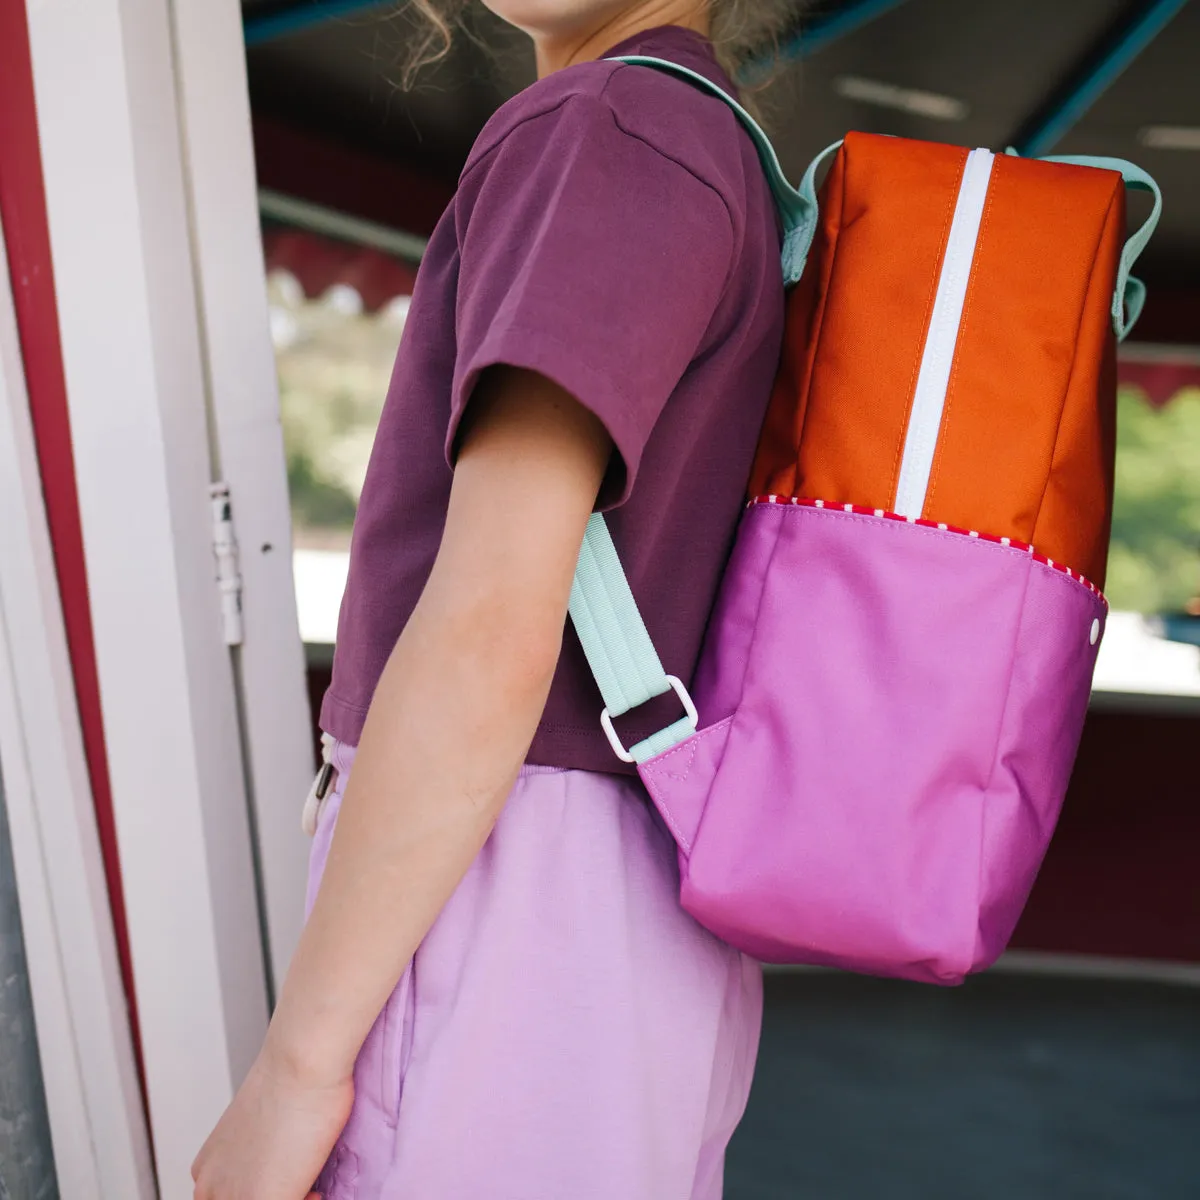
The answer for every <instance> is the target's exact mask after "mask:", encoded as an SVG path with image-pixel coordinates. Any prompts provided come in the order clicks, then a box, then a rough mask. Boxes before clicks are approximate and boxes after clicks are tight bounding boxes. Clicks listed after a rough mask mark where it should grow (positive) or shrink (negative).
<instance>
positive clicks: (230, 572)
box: [208, 483, 245, 646]
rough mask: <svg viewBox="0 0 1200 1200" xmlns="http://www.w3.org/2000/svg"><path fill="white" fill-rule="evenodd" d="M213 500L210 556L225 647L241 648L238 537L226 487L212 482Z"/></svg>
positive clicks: (240, 588) (226, 485)
mask: <svg viewBox="0 0 1200 1200" xmlns="http://www.w3.org/2000/svg"><path fill="white" fill-rule="evenodd" d="M208 494H209V498H210V499H211V501H212V522H213V524H212V537H213V557H214V558H215V559H216V562H217V590H218V592H219V593H220V596H221V629H222V632H223V634H224V637H225V644H226V645H227V646H240V645H241V644H242V637H243V634H244V632H245V631H244V629H243V625H242V574H241V571H240V569H239V563H238V544H237V536H236V535H235V533H234V529H233V502H232V501H231V500H230V498H229V484H227V483H214V484H213V485H212V487H210V488H209V489H208Z"/></svg>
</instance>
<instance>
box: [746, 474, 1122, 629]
mask: <svg viewBox="0 0 1200 1200" xmlns="http://www.w3.org/2000/svg"><path fill="white" fill-rule="evenodd" d="M750 503H751V504H752V505H753V504H789V505H793V506H798V507H801V508H829V509H834V510H835V511H841V512H848V513H857V514H858V515H859V516H860V517H881V518H882V519H883V520H885V521H903V522H904V523H905V524H906V525H921V526H923V527H924V528H926V529H940V530H941V531H942V532H943V533H956V534H958V535H959V537H973V538H979V539H980V541H984V542H996V543H998V544H999V545H1001V546H1011V547H1012V549H1014V550H1020V551H1021V552H1022V553H1024V554H1028V555H1029V556H1030V558H1032V559H1034V560H1035V561H1036V562H1040V563H1044V564H1045V565H1046V566H1047V567H1050V568H1051V569H1052V570H1055V571H1059V572H1061V573H1062V574H1063V575H1067V576H1069V577H1070V578H1071V579H1073V580H1075V582H1076V583H1081V584H1083V586H1084V587H1085V588H1087V590H1088V591H1089V592H1091V593H1092V594H1093V595H1094V596H1097V597H1099V598H1100V600H1102V601H1103V602H1104V604H1105V605H1107V604H1108V601H1107V600H1106V599H1105V596H1104V593H1103V592H1102V591H1101V590H1100V589H1099V588H1098V587H1097V586H1096V585H1095V584H1094V583H1093V582H1092V581H1091V580H1090V579H1088V578H1087V577H1086V576H1084V575H1080V574H1079V572H1078V571H1072V570H1071V568H1070V567H1068V566H1065V565H1064V564H1063V563H1060V562H1055V561H1054V559H1052V558H1047V557H1046V555H1044V554H1039V553H1038V552H1037V551H1036V550H1035V549H1034V548H1033V547H1032V546H1030V545H1029V544H1028V543H1027V542H1022V541H1018V540H1017V539H1016V538H1009V537H997V536H996V535H995V534H994V533H980V532H979V530H977V529H960V528H959V527H958V526H957V525H947V524H946V523H945V522H944V521H926V520H924V519H922V518H920V517H902V516H901V515H900V514H899V513H894V512H887V511H886V510H885V509H882V508H864V507H863V506H862V505H861V504H830V503H827V502H826V501H824V500H810V499H808V498H807V497H804V496H755V497H754V499H753V500H751V501H750Z"/></svg>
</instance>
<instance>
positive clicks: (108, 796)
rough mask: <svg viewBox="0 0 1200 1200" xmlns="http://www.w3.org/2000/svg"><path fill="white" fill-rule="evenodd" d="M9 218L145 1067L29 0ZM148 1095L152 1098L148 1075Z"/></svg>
mask: <svg viewBox="0 0 1200 1200" xmlns="http://www.w3.org/2000/svg"><path fill="white" fill-rule="evenodd" d="M0 217H2V218H3V221H4V233H5V240H6V242H7V248H8V271H9V277H10V279H11V281H12V289H13V300H14V303H15V306H16V313H17V327H18V333H19V336H20V341H21V355H22V360H23V363H24V368H25V381H26V386H27V387H28V390H29V407H30V414H31V418H32V423H33V433H34V440H35V442H36V444H37V454H38V463H39V467H40V470H41V477H42V494H43V498H44V501H45V505H46V517H47V521H48V523H49V526H50V539H51V542H52V544H53V549H54V565H55V570H56V572H57V575H58V590H59V596H60V602H61V604H62V611H63V623H64V625H65V626H66V635H67V645H68V649H69V651H70V655H71V669H72V673H73V676H74V682H75V699H76V703H77V704H78V706H79V719H80V725H81V726H82V729H83V744H84V752H85V754H86V756H87V766H88V775H89V778H90V781H91V787H92V798H93V803H94V805H95V810H96V824H97V827H98V829H99V834H100V846H101V851H102V853H103V856H104V873H105V878H106V880H107V884H108V898H109V904H110V906H111V909H112V918H113V926H114V928H115V931H116V940H117V952H118V955H119V958H120V964H121V977H122V980H123V982H124V985H125V996H126V1000H127V1002H128V1004H129V1014H130V1022H131V1024H132V1032H133V1042H134V1051H135V1053H136V1055H137V1062H138V1072H139V1076H141V1074H142V1055H141V1044H140V1040H139V1037H138V1021H137V1003H136V999H135V996H134V991H133V972H132V966H131V962H130V954H129V937H128V932H127V928H126V923H125V900H124V896H123V894H122V890H121V873H120V860H119V857H118V854H117V839H116V828H115V825H114V821H113V808H112V791H111V788H110V785H109V778H108V758H107V754H106V752H105V746H104V721H103V715H102V712H101V708H100V685H99V680H98V677H97V672H96V648H95V644H94V642H93V640H92V616H91V605H90V603H89V600H88V581H87V570H86V565H85V561H84V554H83V531H82V528H81V526H80V520H79V497H78V494H77V492H76V488H75V462H74V455H73V452H72V448H71V426H70V418H69V415H68V410H67V386H66V379H65V376H64V373H63V363H62V347H61V345H60V343H59V332H58V306H57V301H56V299H55V294H54V268H53V261H52V259H51V253H50V230H49V226H48V224H47V217H46V194H45V187H44V184H43V180H42V159H41V149H40V146H39V144H38V129H37V111H36V107H35V100H34V91H33V67H32V63H31V62H30V56H29V30H28V27H27V24H26V19H25V5H24V4H23V3H21V2H20V0H3V2H0ZM142 1094H143V1097H144V1096H145V1081H144V1078H143V1079H142Z"/></svg>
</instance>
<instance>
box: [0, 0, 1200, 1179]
mask: <svg viewBox="0 0 1200 1200" xmlns="http://www.w3.org/2000/svg"><path fill="white" fill-rule="evenodd" d="M797 7H798V13H797V22H796V27H795V31H794V33H793V35H791V36H789V37H787V38H785V39H784V41H783V42H782V44H781V45H780V46H779V47H777V48H773V49H764V53H763V56H762V60H761V62H759V63H757V64H751V66H750V67H749V68H748V70H747V76H748V78H757V77H758V76H759V74H760V73H761V72H762V71H765V70H766V69H767V68H772V69H774V72H775V73H774V78H773V82H771V83H770V84H769V86H767V87H766V89H765V90H764V91H763V92H762V93H761V95H760V96H759V104H760V107H761V108H762V110H763V113H764V116H765V122H766V124H767V126H768V129H769V131H770V132H771V133H772V135H773V137H774V139H775V141H776V145H777V147H778V149H779V151H780V155H781V158H782V159H783V162H784V165H785V167H786V168H787V169H788V171H789V174H790V175H791V176H792V178H794V179H798V178H799V176H800V174H801V173H802V171H803V168H804V166H805V165H806V164H807V162H808V161H809V159H810V158H811V157H812V156H813V155H814V154H815V153H816V152H817V151H818V150H819V149H821V148H822V147H824V146H825V145H827V144H828V143H829V142H831V141H832V140H834V139H835V138H836V137H838V136H840V135H841V134H842V133H844V132H845V131H846V130H847V129H863V130H869V131H874V132H881V133H891V134H898V135H902V136H906V137H915V138H924V139H930V140H939V141H948V142H953V143H956V144H962V145H967V146H975V145H983V146H990V147H993V148H996V149H1001V148H1004V147H1006V146H1010V145H1011V146H1014V147H1015V148H1016V149H1017V150H1018V151H1020V152H1021V153H1025V154H1042V153H1051V152H1055V153H1086V154H1108V155H1114V156H1119V157H1125V158H1130V159H1133V160H1134V161H1136V162H1138V163H1139V164H1141V165H1142V166H1144V167H1145V168H1146V169H1147V170H1148V171H1149V172H1150V173H1151V174H1152V175H1154V176H1155V178H1156V179H1157V180H1158V182H1159V183H1160V185H1161V187H1162V190H1163V193H1164V196H1165V208H1164V216H1163V220H1162V223H1161V224H1160V226H1159V230H1158V233H1157V235H1156V237H1155V239H1154V241H1153V242H1152V243H1151V246H1150V248H1149V250H1148V251H1147V253H1146V255H1145V256H1144V258H1143V259H1142V262H1141V264H1140V271H1139V273H1140V274H1141V275H1142V276H1143V278H1145V280H1146V282H1147V283H1148V284H1149V288H1150V293H1149V301H1148V304H1147V308H1146V311H1145V314H1144V315H1143V317H1142V320H1141V322H1140V324H1139V325H1138V327H1137V328H1136V330H1135V332H1134V335H1133V340H1131V341H1130V342H1128V343H1126V344H1125V345H1124V346H1123V347H1122V348H1121V352H1120V362H1119V375H1120V393H1119V402H1118V403H1119V437H1118V457H1117V496H1116V515H1115V521H1114V530H1113V542H1112V551H1111V566H1110V576H1109V581H1108V586H1107V591H1108V595H1109V598H1110V601H1111V603H1112V606H1113V609H1114V613H1113V617H1112V619H1111V620H1110V623H1109V626H1108V631H1107V635H1106V638H1105V642H1104V645H1103V648H1102V653H1101V658H1100V664H1099V667H1098V671H1097V677H1096V686H1095V692H1094V695H1093V702H1092V708H1091V712H1090V715H1089V718H1088V724H1087V728H1086V730H1085V734H1084V740H1083V745H1082V749H1081V752H1080V757H1079V761H1078V765H1077V768H1076V772H1075V776H1074V779H1073V782H1072V785H1071V791H1070V794H1069V796H1068V800H1067V804H1066V808H1065V812H1064V816H1063V820H1062V823H1061V826H1060V829H1059V832H1058V834H1057V835H1056V838H1055V841H1054V844H1053V846H1052V848H1051V851H1050V855H1049V857H1048V859H1047V862H1046V864H1045V867H1044V868H1043V871H1042V874H1041V876H1040V878H1039V881H1038V884H1037V887H1036V890H1035V892H1034V895H1033V898H1032V900H1031V902H1030V905H1029V909H1028V911H1027V914H1026V916H1025V918H1024V920H1023V922H1022V924H1021V926H1020V928H1019V929H1018V932H1017V935H1016V938H1015V940H1014V948H1013V950H1012V952H1011V953H1010V954H1009V955H1008V956H1007V958H1006V959H1005V960H1004V961H1003V962H1002V964H1001V967H1000V968H998V969H997V971H995V972H993V973H991V974H990V975H988V976H986V977H984V978H981V979H978V980H975V981H972V982H971V983H970V984H968V985H967V986H966V987H965V988H963V989H960V990H958V991H955V992H953V993H942V992H937V991H933V990H930V989H922V988H919V987H916V986H913V985H901V984H891V983H886V982H880V981H873V980H860V979H852V978H846V977H841V976H836V975H831V974H825V973H814V972H791V973H785V972H780V973H775V974H772V975H771V977H770V979H769V984H768V1012H767V1025H766V1033H765V1039H764V1044H763V1057H762V1065H761V1069H760V1075H759V1081H758V1083H757V1085H756V1090H755V1094H754V1097H753V1098H752V1102H751V1109H750V1113H749V1116H748V1118H747V1121H746V1124H745V1126H744V1127H743V1129H742V1131H741V1132H740V1133H739V1135H738V1138H737V1140H736V1141H735V1144H734V1147H733V1152H732V1156H731V1162H730V1171H729V1188H728V1195H729V1196H730V1197H731V1200H768V1198H770V1200H775V1198H780V1200H782V1198H784V1197H787V1198H789V1200H790V1198H792V1197H805V1196H813V1197H823V1198H828V1200H842V1198H845V1200H857V1198H859V1197H868V1196H870V1197H898V1198H904V1197H909V1196H913V1197H916V1196H920V1197H923V1198H927V1200H928V1198H934V1197H943V1196H944V1197H947V1198H948V1200H958V1198H963V1197H981V1198H984V1197H987V1198H990V1197H993V1196H996V1197H999V1196H1001V1195H1003V1196H1005V1197H1011V1196H1018V1197H1021V1198H1022V1200H1026V1198H1028V1200H1041V1198H1042V1197H1045V1198H1047V1200H1049V1198H1054V1200H1059V1198H1063V1197H1080V1198H1086V1200H1102V1198H1107V1197H1112V1198H1114V1200H1116V1198H1118V1197H1120V1198H1141V1197H1145V1198H1146V1200H1174V1198H1176V1197H1180V1198H1183V1197H1195V1196H1198V1195H1200V1145H1198V1144H1197V1141H1196V1130H1197V1129H1200V788H1198V786H1197V755H1198V751H1200V65H1198V64H1200V5H1198V4H1197V3H1196V2H1195V0H1193V2H1191V3H1188V2H1187V0H1055V2H1054V3H1053V4H1051V3H1046V2H1044V0H1043V2H1041V3H1036V2H1034V0H1004V2H1003V3H1000V2H994V3H993V2H989V0H979V2H977V3H972V4H964V3H961V2H955V0H827V2H818V3H810V4H807V5H800V4H798V6H797ZM476 9H477V12H476V14H475V17H476V19H475V20H474V21H473V24H472V26H471V34H472V36H469V37H465V38H463V39H460V41H459V42H458V43H457V44H456V46H455V48H454V50H453V51H452V53H451V54H450V55H449V56H448V57H447V58H446V60H445V61H444V62H442V63H440V64H438V65H437V66H436V67H434V68H432V69H431V70H429V71H428V72H427V73H426V75H425V76H424V77H423V78H422V79H421V80H420V82H419V84H418V86H417V87H416V88H415V90H412V91H403V90H401V88H400V87H399V78H400V74H401V68H402V63H403V59H404V53H405V47H406V44H407V41H408V39H409V37H410V36H411V31H412V26H411V24H410V22H409V19H408V18H407V16H406V15H405V13H404V5H403V4H402V3H396V2H394V0H243V2H242V3H241V5H240V7H239V5H238V3H237V2H236V0H92V2H91V3H90V4H89V5H88V6H86V9H84V8H81V7H80V6H78V5H75V4H72V3H70V2H69V0H28V2H27V0H0V230H2V233H3V240H4V245H5V248H6V261H7V281H5V279H4V274H3V271H0V365H2V367H3V373H2V374H0V417H2V418H3V423H2V427H0V618H2V628H0V633H2V634H3V637H2V639H0V778H2V779H3V783H4V787H3V790H2V792H0V794H3V796H4V797H5V800H6V802H7V806H8V823H9V826H10V827H11V840H12V846H13V861H14V868H15V881H16V888H15V892H14V896H16V895H19V902H20V909H21V920H20V922H18V923H17V925H16V926H15V928H16V930H17V935H18V936H19V934H20V932H21V929H22V928H23V930H24V941H25V955H24V957H25V958H27V959H28V974H29V988H28V999H27V1000H26V1001H25V1004H26V1006H27V1007H29V1008H30V1010H31V1013H32V1014H33V1015H36V1024H37V1032H38V1037H37V1042H38V1046H39V1047H40V1051H41V1055H40V1071H41V1075H42V1076H43V1077H44V1088H43V1087H41V1082H42V1081H41V1080H39V1081H37V1082H38V1086H37V1087H32V1088H28V1089H26V1090H25V1091H22V1092H18V1091H14V1092H12V1095H13V1096H17V1095H18V1094H19V1095H21V1096H25V1097H28V1096H33V1097H34V1099H33V1100H29V1099H27V1098H26V1099H22V1100H19V1101H17V1100H14V1101H13V1103H14V1104H19V1105H21V1106H24V1107H25V1108H28V1106H29V1105H31V1104H32V1105H34V1107H35V1108H36V1107H37V1106H38V1105H41V1104H43V1103H44V1105H45V1112H46V1113H47V1114H48V1117H47V1118H42V1117H38V1116H37V1114H36V1113H35V1114H34V1116H35V1118H36V1119H31V1120H30V1121H29V1122H27V1126H28V1128H29V1129H30V1130H32V1131H33V1132H32V1133H31V1134H30V1136H31V1137H35V1136H36V1135H37V1130H39V1129H43V1128H45V1127H48V1128H49V1129H50V1131H51V1133H52V1135H53V1148H54V1160H55V1166H56V1168H57V1185H55V1183H54V1181H53V1179H52V1178H51V1177H50V1175H52V1174H53V1172H51V1173H50V1175H46V1174H45V1172H43V1182H42V1185H41V1186H42V1187H43V1190H41V1191H36V1190H30V1191H29V1192H28V1194H30V1195H38V1196H42V1195H47V1196H48V1195H53V1194H55V1193H54V1191H53V1188H54V1187H55V1186H57V1187H58V1189H59V1194H61V1195H63V1196H65V1197H70V1198H72V1200H73V1198H74V1197H88V1196H97V1197H105V1198H108V1197H113V1198H116V1197H120V1198H121V1200H124V1198H125V1197H135V1196H151V1195H153V1194H155V1189H156V1188H157V1189H158V1191H159V1194H161V1195H162V1196H163V1197H164V1198H168V1197H175V1196H180V1197H183V1196H187V1195H190V1189H189V1188H188V1187H187V1182H186V1176H187V1164H188V1162H190V1156H191V1154H192V1153H193V1152H194V1151H195V1149H196V1148H197V1146H198V1145H199V1140H200V1139H201V1138H202V1136H203V1134H204V1132H206V1130H207V1128H208V1126H209V1125H210V1124H211V1121H212V1120H213V1119H214V1118H215V1115H216V1114H217V1113H218V1112H219V1111H220V1107H221V1106H222V1104H223V1103H224V1100H225V1099H226V1098H227V1096H228V1094H229V1091H230V1089H231V1088H232V1086H234V1084H235V1082H236V1080H237V1079H238V1078H239V1077H240V1072H241V1071H243V1070H244V1069H245V1066H246V1065H247V1064H248V1062H249V1057H250V1056H251V1055H252V1054H253V1052H254V1050H255V1048H256V1042H257V1039H258V1038H259V1037H260V1036H261V1031H262V1029H263V1027H264V1024H265V1020H266V1013H267V1011H268V1008H269V1003H270V997H271V995H272V991H273V987H274V984H275V982H276V981H277V980H278V978H279V977H280V975H281V973H282V970H283V968H284V966H285V964H286V961H287V957H288V954H289V953H290V948H291V946H292V944H293V943H294V939H295V936H296V934H297V932H298V929H299V920H300V912H299V904H300V898H301V896H302V882H301V880H302V876H303V870H304V855H305V843H304V841H303V839H302V838H301V837H300V835H299V832H298V814H299V809H300V804H301V802H302V799H303V795H304V792H305V790H306V789H307V785H308V778H309V775H310V773H311V768H312V743H313V738H314V735H315V730H314V727H313V721H312V708H311V707H310V702H311V703H314V704H315V702H316V700H317V699H318V698H319V696H320V693H321V692H322V691H323V688H324V686H325V684H326V682H327V680H328V669H329V663H330V658H331V653H332V643H333V639H334V633H335V628H336V618H337V608H338V604H339V601H340V596H341V591H342V588H343V586H344V582H345V573H346V560H347V553H348V546H349V533H350V527H351V523H352V521H353V516H354V510H355V506H356V503H357V498H358V493H359V488H360V487H361V483H362V478H363V473H364V470H365V466H366V460H367V455H368V453H369V450H370V445H371V440H372V436H373V432H374V427H375V423H376V421H377V418H378V414H379V410H380V406H381V404H382V401H383V397H384V393H385V391H386V388H387V381H388V377H389V375H390V372H391V366H392V362H393V359H394V357H395V353H396V348H397V345H398V343H399V341H400V338H401V336H402V333H403V329H404V322H405V316H406V314H407V308H408V300H409V297H410V295H411V293H412V289H413V285H414V282H415V279H416V271H417V267H418V265H419V263H420V259H421V255H422V252H423V249H424V245H425V241H426V239H427V238H428V236H429V234H430V232H431V231H432V229H433V226H434V224H435V222H436V221H437V219H438V217H439V216H440V214H441V213H442V211H443V210H444V208H445V206H446V204H447V202H448V201H449V199H450V197H451V196H452V195H453V191H454V187H455V183H456V179H457V175H458V172H459V170H460V169H461V167H462V165H463V163H464V161H465V159H466V155H467V153H468V151H469V149H470V146H471V144H472V142H473V140H474V138H475V136H476V134H477V133H478V132H479V130H480V129H481V128H482V126H483V124H484V122H485V121H486V120H487V119H488V117H489V116H490V115H491V114H492V113H493V112H494V111H495V110H496V108H497V107H498V106H499V105H500V104H502V103H503V102H504V101H505V99H507V98H508V97H509V96H511V95H512V94H514V93H515V92H516V91H517V90H519V89H520V88H521V87H523V86H525V85H526V84H528V83H529V82H531V81H532V78H533V66H532V60H531V56H530V55H529V54H528V53H526V52H525V51H524V49H523V48H522V45H521V42H520V39H518V38H515V37H514V36H512V35H511V34H510V33H509V32H508V31H507V30H506V29H505V27H503V26H502V25H501V24H500V23H499V22H497V21H496V20H494V19H492V18H490V17H489V16H488V15H487V14H486V13H485V12H484V11H482V7H481V6H479V5H477V6H476ZM1140 203H1141V200H1140V198H1138V197H1136V196H1135V197H1134V198H1133V200H1132V202H1131V209H1132V211H1131V219H1133V220H1140V218H1141V215H1142V213H1141V210H1140V208H1139V207H1138V205H1139V204H1140ZM214 485H215V487H216V491H215V492H213V491H211V489H212V488H213V487H214ZM214 549H215V550H216V557H215V558H214ZM214 562H215V563H216V573H217V575H218V579H217V582H216V583H215V584H214V582H213V579H212V577H213V574H214V566H213V564H214ZM5 928H10V926H9V925H5ZM16 961H21V956H20V955H18V956H17V958H16ZM23 994H24V993H20V994H18V993H14V995H17V1001H19V1000H20V995H23ZM14 1002H16V1001H14ZM31 1019H32V1018H31ZM23 1053H24V1058H23V1059H22V1060H21V1061H22V1062H23V1063H24V1062H27V1060H29V1059H30V1056H29V1054H28V1053H27V1052H24V1051H23ZM35 1057H36V1056H35ZM33 1065H34V1067H36V1066H37V1065H38V1064H37V1063H36V1062H34V1064H33ZM30 1069H32V1068H28V1067H27V1066H26V1067H22V1070H23V1071H25V1072H26V1074H27V1073H28V1070H30ZM0 1079H3V1072H0ZM43 1092H44V1097H45V1098H44V1101H43V1100H41V1099H40V1097H41V1096H42V1095H43ZM7 1094H8V1093H7V1092H6V1091H5V1090H4V1089H3V1088H0V1105H2V1104H3V1103H5V1102H6V1101H5V1097H6V1095H7ZM39 1112H40V1109H39ZM8 1116H9V1114H5V1113H0V1118H7V1117H8ZM0 1124H2V1122H0ZM151 1147H153V1149H151ZM29 1161H40V1160H38V1159H37V1158H36V1155H35V1156H34V1158H33V1159H30V1160H29ZM4 1186H7V1187H8V1188H9V1190H10V1192H11V1194H12V1195H13V1196H16V1195H18V1194H25V1193H20V1192H18V1191H16V1190H13V1187H14V1185H13V1184H12V1183H11V1182H10V1181H8V1180H6V1178H5V1162H4V1155H3V1153H2V1147H0V1195H3V1194H4V1192H3V1188H4Z"/></svg>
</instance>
